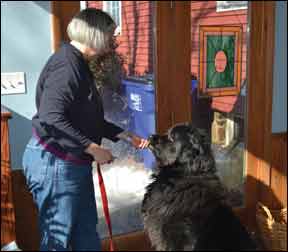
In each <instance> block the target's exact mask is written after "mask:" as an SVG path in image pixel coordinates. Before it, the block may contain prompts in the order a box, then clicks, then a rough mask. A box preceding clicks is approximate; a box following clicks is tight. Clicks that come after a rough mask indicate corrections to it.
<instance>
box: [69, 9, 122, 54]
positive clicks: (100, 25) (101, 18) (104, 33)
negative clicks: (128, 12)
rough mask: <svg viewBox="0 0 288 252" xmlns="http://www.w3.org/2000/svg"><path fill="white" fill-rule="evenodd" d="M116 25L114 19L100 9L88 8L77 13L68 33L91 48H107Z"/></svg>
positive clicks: (73, 38)
mask: <svg viewBox="0 0 288 252" xmlns="http://www.w3.org/2000/svg"><path fill="white" fill-rule="evenodd" d="M115 27H116V25H115V22H114V21H113V19H112V18H111V17H110V16H109V15H108V14H107V13H106V12H103V11H101V10H98V9H92V8H87V9H85V10H82V11H81V12H79V13H78V14H77V15H75V16H74V17H73V18H72V20H71V21H70V23H69V24H68V26H67V34H68V37H69V38H70V39H71V40H75V41H77V42H79V43H81V44H84V45H86V46H88V47H90V48H94V49H97V50H105V49H107V48H108V47H109V39H110V38H111V36H112V35H113V32H114V29H115Z"/></svg>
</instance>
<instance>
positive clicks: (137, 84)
mask: <svg viewBox="0 0 288 252" xmlns="http://www.w3.org/2000/svg"><path fill="white" fill-rule="evenodd" d="M122 84H123V85H124V86H127V87H133V88H140V89H141V90H144V91H154V85H152V83H148V82H145V81H143V80H142V81H136V80H134V79H124V80H122Z"/></svg>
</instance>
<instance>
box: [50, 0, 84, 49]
mask: <svg viewBox="0 0 288 252" xmlns="http://www.w3.org/2000/svg"><path fill="white" fill-rule="evenodd" d="M79 11H80V2H79V1H51V47H52V51H53V52H54V51H56V50H57V49H58V48H59V46H60V44H61V42H62V41H66V42H67V41H69V39H68V36H67V33H66V29H67V25H68V24H69V22H70V20H71V19H72V17H73V16H74V15H75V14H76V13H78V12H79Z"/></svg>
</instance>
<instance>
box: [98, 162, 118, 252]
mask: <svg viewBox="0 0 288 252" xmlns="http://www.w3.org/2000/svg"><path fill="white" fill-rule="evenodd" d="M97 173H98V181H99V186H100V192H101V198H102V205H103V211H104V215H105V220H106V223H107V226H108V231H109V238H110V242H109V248H110V251H115V250H114V244H113V239H112V225H111V220H110V214H109V206H108V199H107V194H106V189H105V184H104V180H103V176H102V173H101V168H100V164H98V163H97Z"/></svg>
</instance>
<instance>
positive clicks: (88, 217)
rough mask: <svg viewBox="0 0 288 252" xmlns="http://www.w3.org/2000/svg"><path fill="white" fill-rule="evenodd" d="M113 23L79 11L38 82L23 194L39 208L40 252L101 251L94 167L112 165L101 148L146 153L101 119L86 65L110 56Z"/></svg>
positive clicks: (141, 142) (90, 11)
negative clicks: (119, 145) (126, 146)
mask: <svg viewBox="0 0 288 252" xmlns="http://www.w3.org/2000/svg"><path fill="white" fill-rule="evenodd" d="M114 29H115V24H114V22H113V20H112V19H111V17H110V16H109V15H107V14H106V13H104V12H102V11H100V10H96V9H85V10H83V11H81V12H80V13H79V14H77V15H76V16H75V17H74V18H73V19H72V20H71V22H70V23H69V25H68V28H67V33H68V36H69V38H70V39H71V42H70V43H65V44H64V45H63V46H62V47H61V48H60V49H59V50H58V51H57V52H56V53H55V54H53V55H52V56H51V57H50V59H49V60H48V62H47V64H46V66H45V67H44V69H43V71H42V73H41V75H40V77H39V80H38V84H37V90H36V107H37V113H36V115H35V116H34V117H33V119H32V126H33V136H32V138H31V140H30V141H29V143H28V144H27V147H26V150H25V153H24V156H23V169H24V174H25V176H26V179H27V184H28V186H29V190H30V191H31V193H32V195H33V198H34V201H35V203H36V204H37V207H38V210H39V227H40V235H41V244H40V250H41V251H47V250H48V251H49V250H68V248H72V249H73V250H76V251H77V250H94V251H97V250H100V240H99V236H98V234H97V230H96V224H97V209H96V202H95V196H94V187H93V180H92V162H93V161H96V162H97V163H99V164H105V163H109V162H111V161H112V159H113V157H112V154H111V152H110V151H109V150H107V149H103V148H102V147H100V146H99V144H100V143H101V139H102V138H103V137H106V138H108V139H110V140H112V141H117V140H118V139H125V140H127V141H130V142H131V143H132V144H133V146H135V147H137V148H145V147H147V145H148V142H147V140H144V139H141V138H140V137H138V136H135V135H133V134H131V133H129V132H123V130H122V129H121V128H119V127H117V126H116V125H114V124H112V123H109V122H107V121H105V119H104V113H103V107H102V101H101V98H100V96H99V93H98V92H97V89H96V87H95V84H94V79H93V76H92V74H91V72H90V70H89V67H88V61H89V60H91V59H93V57H100V56H101V55H103V54H104V53H106V52H107V51H108V50H111V48H109V45H111V43H110V42H111V39H112V38H113V32H114Z"/></svg>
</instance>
